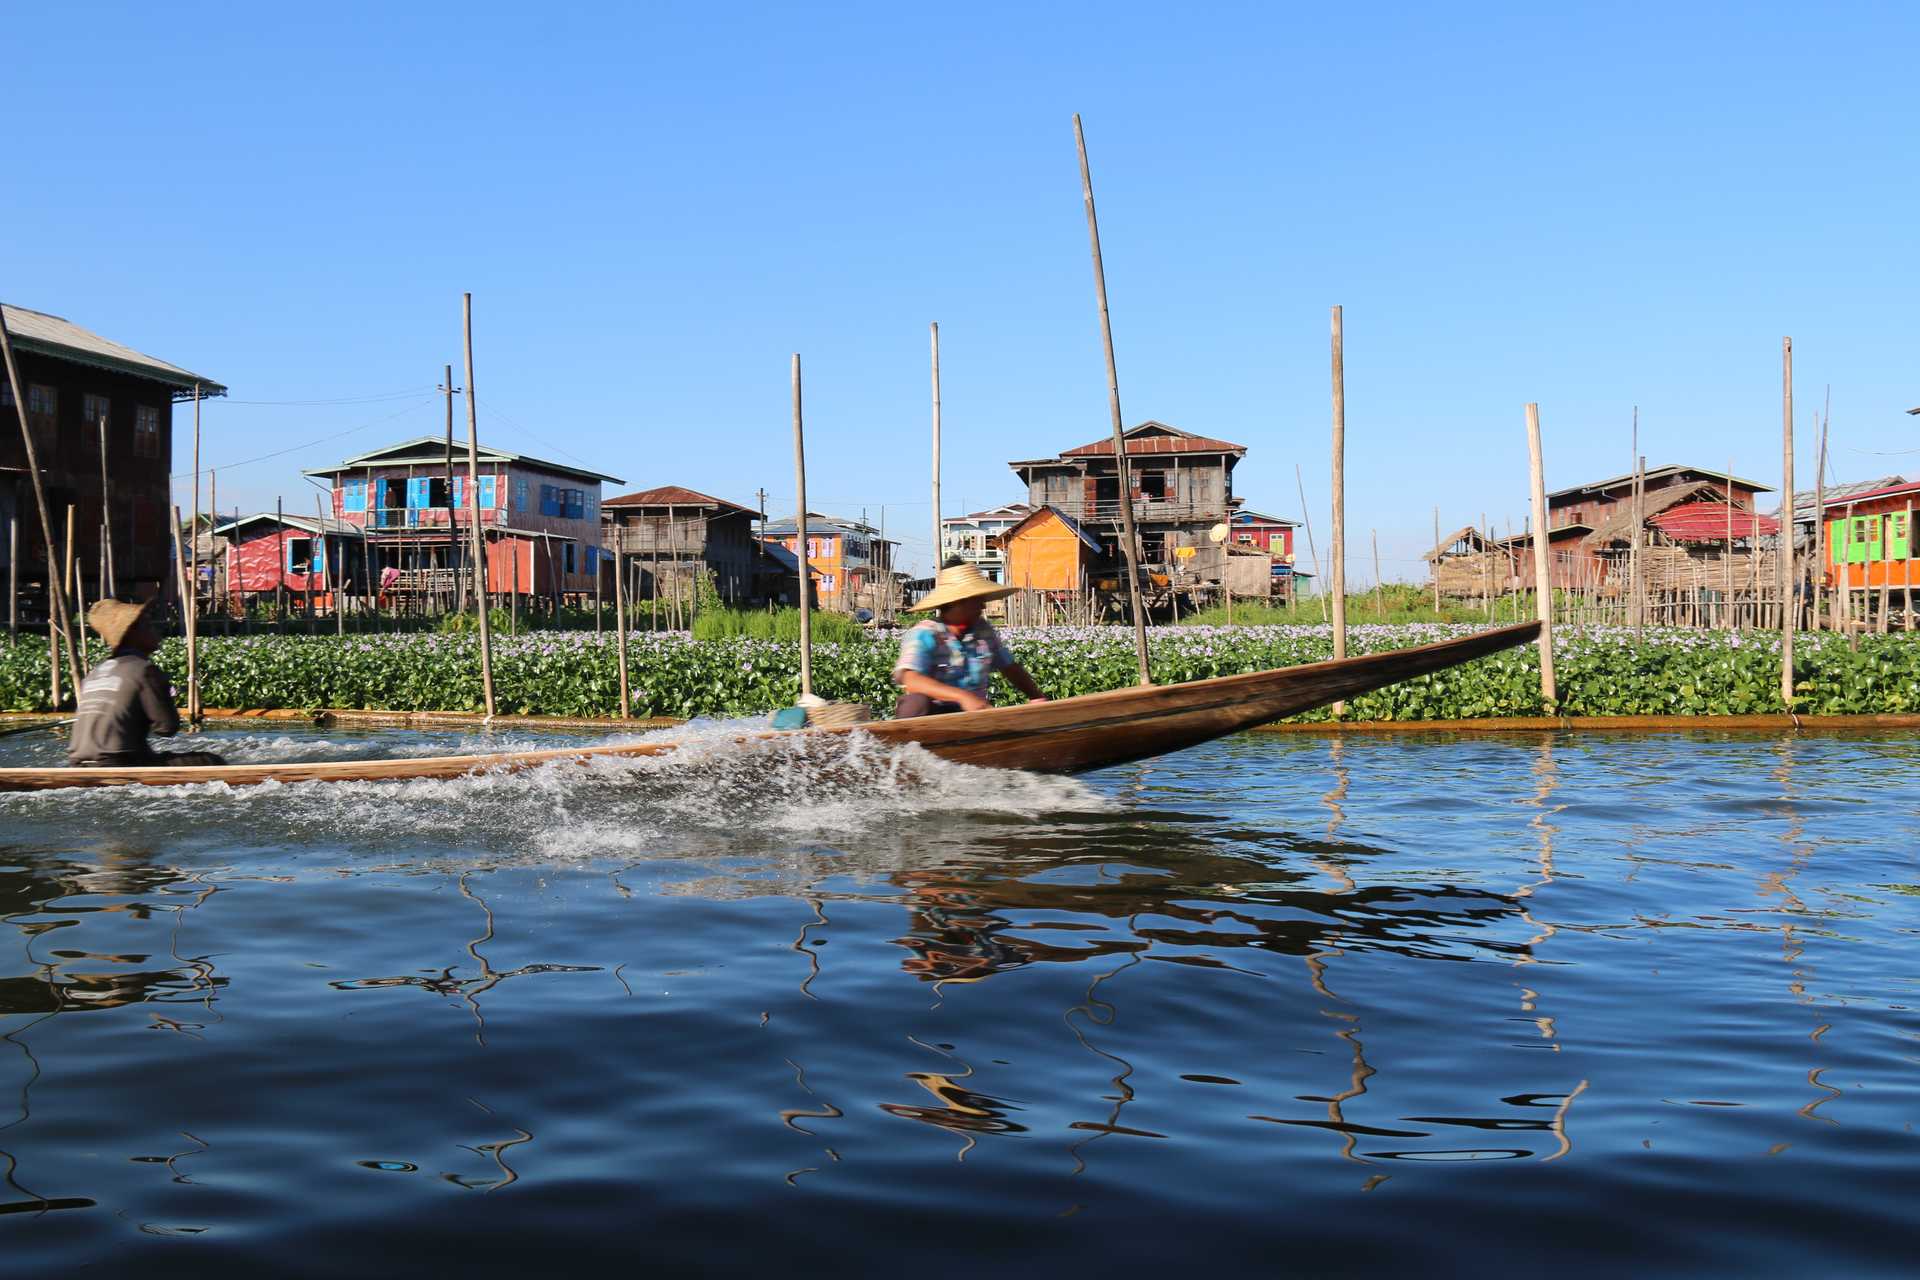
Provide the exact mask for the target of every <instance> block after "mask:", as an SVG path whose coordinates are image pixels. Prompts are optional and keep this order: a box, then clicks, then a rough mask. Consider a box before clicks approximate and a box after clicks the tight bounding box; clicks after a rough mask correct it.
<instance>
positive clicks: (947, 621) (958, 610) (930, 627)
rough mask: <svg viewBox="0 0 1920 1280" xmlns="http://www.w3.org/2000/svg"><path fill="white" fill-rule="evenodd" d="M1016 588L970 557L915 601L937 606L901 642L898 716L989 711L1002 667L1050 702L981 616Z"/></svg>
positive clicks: (1032, 694) (922, 606) (1017, 684)
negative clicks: (1003, 583)
mask: <svg viewBox="0 0 1920 1280" xmlns="http://www.w3.org/2000/svg"><path fill="white" fill-rule="evenodd" d="M1013 592H1014V588H1012V587H1003V586H1000V585H998V584H997V583H995V582H994V581H993V579H991V578H989V577H987V575H986V574H984V573H981V572H980V570H979V569H977V568H975V567H974V566H973V565H970V564H967V563H966V562H964V561H961V562H957V563H954V564H950V565H948V566H947V567H946V568H944V569H942V570H941V571H940V576H939V578H938V580H936V581H935V583H934V585H933V590H931V591H929V592H927V594H926V595H924V596H922V597H921V598H920V602H919V603H918V604H916V605H914V606H913V607H914V610H915V611H916V612H918V611H921V610H932V611H933V617H931V618H927V619H924V620H923V621H920V622H917V623H915V624H914V625H913V627H912V628H911V629H909V630H908V632H907V634H906V636H905V637H904V638H903V639H902V640H901V642H900V661H899V662H897V663H895V664H894V668H893V681H894V683H895V684H897V685H899V686H900V688H901V690H902V692H901V694H900V701H899V703H898V704H896V705H895V707H894V709H893V718H894V719H896V720H906V719H909V718H911V717H913V716H937V715H944V714H947V713H950V712H955V711H984V710H986V709H987V706H988V702H987V692H988V689H989V687H990V686H991V685H992V684H993V673H994V672H996V671H998V672H1000V673H1001V674H1002V675H1004V676H1006V678H1007V679H1008V680H1009V681H1011V682H1012V684H1013V687H1014V688H1016V689H1018V690H1019V691H1020V692H1022V693H1024V694H1026V695H1027V697H1028V698H1029V699H1031V700H1033V701H1035V702H1045V701H1046V699H1047V695H1046V694H1044V693H1042V692H1040V686H1039V685H1037V684H1035V683H1034V682H1033V677H1032V676H1030V675H1028V674H1027V669H1026V668H1025V667H1023V666H1021V665H1020V664H1019V663H1018V662H1015V661H1014V660H1013V654H1012V653H1010V652H1009V651H1008V650H1007V646H1006V644H1005V642H1003V641H1002V640H1001V639H1000V633H999V632H997V631H995V630H994V629H993V627H992V626H991V625H990V624H989V623H988V622H987V620H986V619H985V618H983V617H982V616H981V614H982V613H983V612H984V611H985V609H986V603H987V601H989V600H998V599H1000V598H1002V597H1003V596H1010V595H1012V594H1013Z"/></svg>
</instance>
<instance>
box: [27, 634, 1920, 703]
mask: <svg viewBox="0 0 1920 1280" xmlns="http://www.w3.org/2000/svg"><path fill="white" fill-rule="evenodd" d="M1475 629H1476V628H1475V627H1474V626H1470V625H1462V624H1457V623H1399V624H1385V625H1361V626H1356V627H1353V628H1351V629H1350V630H1349V633H1348V651H1349V652H1350V653H1353V654H1362V653H1370V652H1375V651H1378V650H1382V649H1396V648H1403V647H1405V646H1408V645H1415V644H1426V643H1429V642H1431V641H1435V640H1445V639H1451V638H1453V637H1455V636H1460V635H1464V634H1467V633H1468V632H1470V631H1473V630H1475ZM1004 634H1005V636H1006V638H1007V640H1008V643H1009V644H1010V645H1011V646H1012V648H1013V650H1014V652H1015V653H1016V654H1017V655H1018V656H1019V658H1020V661H1021V662H1022V663H1024V664H1025V665H1026V667H1027V669H1028V670H1029V671H1031V672H1032V673H1033V676H1034V678H1035V679H1036V680H1038V681H1039V682H1040V685H1041V687H1042V688H1044V689H1046V690H1047V691H1048V693H1050V694H1052V695H1053V696H1055V697H1068V696H1071V695H1074V694H1080V693H1093V692H1096V691H1099V690H1104V689H1121V688H1126V687H1128V686H1130V685H1131V684H1132V683H1133V678H1134V666H1133V648H1132V637H1131V634H1130V633H1129V632H1128V631H1127V630H1126V629H1125V628H1122V627H1083V628H1070V627H1051V628H1019V627H1014V628H1008V629H1007V630H1006V631H1005V632H1004ZM1149 647H1150V650H1151V655H1152V662H1153V673H1154V679H1155V680H1156V681H1157V682H1159V683H1163V684H1171V683H1177V682H1180V681H1185V680H1197V679H1202V678H1205V677H1208V676H1221V675H1235V674H1239V673H1242V672H1249V671H1261V670H1265V669H1267V668H1270V667H1282V666H1292V665H1295V664H1298V663H1303V662H1319V661H1323V660H1325V659H1327V658H1330V657H1332V654H1333V640H1332V633H1331V631H1330V630H1329V628H1327V627H1325V626H1235V627H1225V626H1183V627H1162V628H1155V629H1153V630H1152V631H1151V632H1150V633H1149ZM897 653H898V644H897V641H896V640H894V639H891V638H888V637H886V636H872V637H867V636H860V637H855V638H851V639H842V640H839V641H836V642H834V643H821V644H816V645H815V646H814V658H813V669H814V687H815V690H816V692H818V693H820V694H821V695H822V696H824V697H827V698H833V699H848V700H854V701H861V702H867V703H871V704H873V705H874V706H876V707H882V708H884V707H888V706H890V705H891V704H892V702H893V699H894V696H895V693H896V690H895V689H894V686H893V683H892V679H891V672H892V667H893V661H894V658H895V656H896V654H897ZM1779 655H1780V649H1779V637H1778V636H1777V635H1776V634H1773V633H1756V632H1748V633H1745V634H1741V633H1730V632H1721V631H1694V630H1649V631H1648V632H1647V634H1646V639H1645V641H1644V643H1641V644H1637V645H1636V644H1635V643H1634V640H1633V633H1632V632H1631V631H1630V630H1628V629H1626V628H1606V627H1594V628H1579V629H1574V628H1568V629H1563V630H1561V631H1560V632H1559V633H1558V634H1557V637H1556V644H1555V648H1554V661H1555V665H1556V668H1557V671H1558V677H1559V688H1560V699H1561V702H1560V707H1559V708H1558V710H1559V711H1560V712H1561V713H1563V714H1566V715H1570V716H1589V715H1741V714H1755V713H1765V712H1779V711H1782V710H1784V708H1783V707H1782V706H1781V703H1780V692H1779V662H1780V656H1779ZM104 656H106V655H105V653H104V652H103V651H101V650H100V648H99V646H98V645H97V644H95V645H93V646H91V648H90V657H91V658H92V660H95V661H97V660H99V659H100V658H102V657H104ZM1794 657H1795V670H1796V679H1795V684H1796V690H1797V698H1796V704H1795V707H1794V710H1796V711H1798V712H1800V713H1801V714H1812V715H1839V714H1860V713H1891V712H1908V711H1915V710H1920V636H1912V635H1902V634H1894V635H1886V636H1863V637H1861V638H1860V640H1859V644H1858V647H1857V648H1855V647H1853V646H1850V645H1849V644H1848V642H1847V641H1846V639H1845V638H1843V637H1839V636H1834V635H1829V634H1814V635H1803V636H1801V637H1800V638H1799V640H1798V642H1797V643H1796V646H1795V651H1794ZM158 661H159V662H160V664H161V665H162V666H163V667H165V668H166V669H167V670H168V671H170V672H172V673H174V675H175V679H176V682H177V681H178V679H179V677H180V674H181V673H183V672H184V671H185V670H186V654H185V652H184V648H183V645H182V643H181V642H180V641H179V640H177V639H175V640H169V641H167V643H166V644H165V645H164V646H163V647H162V648H161V650H160V653H159V655H158ZM615 664H616V657H615V645H614V637H613V636H612V635H611V634H607V635H594V634H592V633H590V632H580V631H542V632H533V633H528V634H523V635H519V636H499V637H496V638H495V640H494V684H495V688H496V693H497V697H498V704H499V708H500V710H501V711H502V712H506V713H510V714H512V713H517V714H540V715H567V716H609V715H612V714H614V712H615V710H616V708H617V706H618V703H619V687H620V686H619V671H618V669H617V667H616V665H615ZM200 669H201V672H202V677H201V678H202V689H203V695H204V700H205V703H206V705H207V706H209V707H231V708H242V707H257V708H322V707H338V708H359V709H364V710H384V711H465V710H475V709H478V707H479V706H480V702H481V696H480V662H479V655H478V652H477V651H476V648H475V645H474V642H473V640H472V638H471V637H467V636H459V635H435V634H431V633H416V634H407V635H381V636H344V637H342V636H298V635H281V636H209V637H206V638H204V639H203V640H202V641H201V653H200ZM799 669H800V655H799V646H798V645H797V644H796V643H794V642H792V641H788V640H777V639H761V638H755V637H750V636H734V637H726V638H721V639H711V640H696V639H694V638H693V637H692V636H690V635H688V634H687V633H685V632H665V631H637V632H633V633H631V634H630V635H629V636H628V677H629V680H630V682H631V686H632V690H633V706H634V710H635V712H636V713H637V714H649V715H667V716H737V715H754V714H760V713H764V712H767V711H771V710H774V709H776V708H779V707H783V706H788V705H791V704H792V702H793V701H794V700H795V699H796V698H797V697H798V696H799V693H800V675H799ZM1539 688H1540V686H1539V660H1538V655H1537V653H1536V652H1535V650H1534V649H1533V647H1532V646H1527V647H1525V648H1520V649H1512V650H1508V651H1506V652H1504V653H1499V654H1495V655H1493V656H1491V657H1488V658H1483V659H1480V660H1479V661H1476V662H1471V663H1468V664H1467V665H1465V666H1461V667H1454V668H1451V669H1449V670H1447V671H1442V672H1438V673H1436V674H1434V675H1430V676H1421V677H1417V678H1415V679H1412V680H1407V681H1404V682H1402V683H1400V684H1397V685H1393V686H1390V687H1388V688H1385V689H1381V690H1378V691H1376V692H1374V693H1370V694H1366V695H1364V696H1362V697H1359V698H1355V699H1353V700H1352V701H1351V702H1350V703H1349V704H1348V705H1349V716H1350V717H1351V718H1354V719H1366V720H1455V719H1472V718H1485V717H1500V716H1531V715H1540V714H1542V713H1543V712H1544V711H1546V710H1547V709H1546V708H1543V707H1542V706H1541V704H1540V692H1539ZM996 692H997V696H998V697H1000V698H1001V699H1002V700H1004V701H1013V700H1017V695H1013V694H1012V693H1011V692H1010V691H1009V690H1007V689H1006V688H1004V686H1003V687H1000V688H999V689H998V690H997V691H996ZM46 696H47V646H46V641H45V639H44V638H42V637H36V636H26V635H23V636H18V637H4V636H0V710H10V711H32V710H44V709H46ZM1326 715H1327V713H1326V712H1325V711H1324V710H1322V711H1316V712H1309V713H1307V714H1306V715H1304V716H1302V717H1300V718H1301V719H1304V720H1315V719H1325V718H1326Z"/></svg>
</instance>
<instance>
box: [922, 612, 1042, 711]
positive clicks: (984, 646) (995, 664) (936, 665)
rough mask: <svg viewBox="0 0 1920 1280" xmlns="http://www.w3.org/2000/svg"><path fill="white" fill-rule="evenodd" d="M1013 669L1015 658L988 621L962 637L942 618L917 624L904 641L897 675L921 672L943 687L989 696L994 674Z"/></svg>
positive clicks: (967, 630)
mask: <svg viewBox="0 0 1920 1280" xmlns="http://www.w3.org/2000/svg"><path fill="white" fill-rule="evenodd" d="M1012 665H1013V654H1012V652H1011V651H1009V650H1008V648H1007V646H1006V642H1005V641H1003V640H1001V639H1000V633H999V632H998V631H995V630H994V629H993V626H992V624H990V623H988V622H987V621H986V620H985V619H984V618H983V619H981V620H980V621H978V622H976V623H974V624H973V625H972V626H971V627H968V628H967V629H966V631H964V632H963V633H961V634H960V635H957V636H956V635H954V634H953V628H952V627H949V626H948V625H947V624H946V623H944V622H942V621H940V619H938V618H927V619H924V620H922V621H920V622H917V623H915V624H914V625H913V626H912V627H911V628H909V629H908V631H907V634H906V635H905V636H903V637H901V640H900V660H899V661H898V662H896V663H894V664H893V669H894V671H895V673H896V675H897V673H899V672H901V671H918V672H919V673H920V674H921V675H923V676H931V677H932V678H933V679H935V680H938V681H939V682H940V683H941V684H946V685H952V686H953V687H954V688H956V689H965V690H967V691H968V692H969V693H977V694H979V695H980V696H981V697H983V698H984V697H986V696H987V688H988V686H989V685H991V684H992V683H993V673H994V672H996V671H1005V670H1006V669H1007V668H1008V667H1010V666H1012Z"/></svg>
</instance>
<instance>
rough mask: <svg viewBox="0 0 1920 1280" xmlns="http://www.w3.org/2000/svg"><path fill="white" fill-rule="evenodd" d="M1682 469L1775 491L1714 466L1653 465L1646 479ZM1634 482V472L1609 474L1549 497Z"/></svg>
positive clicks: (1749, 487)
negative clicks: (1604, 477)
mask: <svg viewBox="0 0 1920 1280" xmlns="http://www.w3.org/2000/svg"><path fill="white" fill-rule="evenodd" d="M1682 471H1691V472H1693V473H1694V474H1695V475H1697V476H1706V477H1709V478H1711V479H1714V480H1731V481H1732V482H1733V483H1735V484H1737V485H1740V486H1742V487H1743V488H1747V489H1752V490H1753V491H1754V492H1756V493H1772V492H1773V490H1772V489H1771V488H1770V487H1768V486H1767V485H1764V484H1761V483H1760V482H1759V481H1758V480H1742V479H1741V478H1740V477H1739V476H1735V475H1729V474H1727V473H1726V472H1724V471H1715V470H1714V469H1713V468H1712V467H1684V466H1678V465H1675V466H1667V467H1652V468H1649V469H1648V471H1647V473H1646V477H1645V479H1646V480H1647V481H1652V480H1660V479H1664V478H1666V477H1667V476H1671V475H1678V474H1679V473H1680V472H1682ZM1632 482H1633V473H1632V472H1628V473H1627V474H1626V475H1624V476H1609V477H1608V478H1606V479H1605V480H1595V481H1593V482H1592V483H1591V484H1577V485H1574V486H1573V487H1572V488H1570V489H1555V490H1554V491H1553V492H1552V493H1549V494H1548V495H1547V497H1548V498H1565V497H1567V496H1569V495H1571V494H1576V493H1597V492H1600V491H1603V490H1606V489H1617V488H1619V487H1620V486H1621V485H1623V484H1631V483H1632Z"/></svg>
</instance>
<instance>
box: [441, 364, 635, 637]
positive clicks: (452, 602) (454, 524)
mask: <svg viewBox="0 0 1920 1280" xmlns="http://www.w3.org/2000/svg"><path fill="white" fill-rule="evenodd" d="M441 368H442V369H443V370H444V371H445V373H444V376H445V377H446V381H445V382H444V383H442V384H441V387H440V389H441V390H442V391H443V392H445V393H446V398H447V568H448V569H449V570H450V571H452V572H450V573H449V575H448V579H449V581H451V582H453V583H455V584H456V585H455V586H454V587H453V588H452V589H451V590H450V591H449V592H448V595H449V596H451V597H452V598H451V599H449V600H448V601H447V609H448V611H449V612H451V611H452V610H453V609H454V608H456V607H457V602H458V599H459V596H460V588H459V586H458V585H457V584H458V583H459V581H460V573H459V567H460V565H459V562H460V524H459V521H458V520H456V519H455V518H454V514H453V509H454V501H453V392H454V386H453V366H452V365H450V364H448V365H442V366H441ZM599 622H600V619H599V618H598V617H597V616H596V617H595V618H594V625H595V626H596V627H598V625H599Z"/></svg>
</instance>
